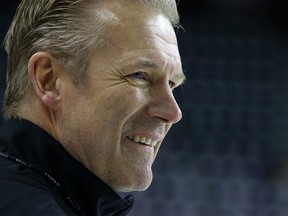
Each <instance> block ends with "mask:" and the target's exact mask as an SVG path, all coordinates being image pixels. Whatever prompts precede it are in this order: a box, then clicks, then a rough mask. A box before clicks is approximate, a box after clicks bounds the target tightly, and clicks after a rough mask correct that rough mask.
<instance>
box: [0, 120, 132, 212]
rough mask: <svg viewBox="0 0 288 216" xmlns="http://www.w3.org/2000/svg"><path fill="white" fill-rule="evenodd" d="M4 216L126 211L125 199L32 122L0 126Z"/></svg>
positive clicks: (0, 206)
mask: <svg viewBox="0 0 288 216" xmlns="http://www.w3.org/2000/svg"><path fill="white" fill-rule="evenodd" d="M0 137H1V140H0V215H126V214H127V213H128V212H129V211H130V209H131V208H132V205H133V197H132V196H131V195H128V196H127V197H126V198H125V199H122V198H121V197H120V196H119V195H118V194H117V193H115V192H114V191H113V190H112V189H111V188H110V187H108V186H107V185H106V184H105V183H104V182H102V181H101V180H100V179H99V178H97V177H96V176H95V175H93V174H92V173H91V172H90V171H89V170H88V169H86V168H85V167H84V166H83V165H82V164H80V163H79V162H78V161H76V160H75V159H74V158H73V157H71V156H70V155H69V154H68V153H67V152H66V151H65V150H64V149H63V148H62V146H61V145H60V144H59V143H58V142H57V141H56V140H55V139H53V138H52V137H51V136H50V135H49V134H48V133H46V132H45V131H44V130H42V129H41V128H39V127H38V126H36V125H34V124H32V123H31V122H28V121H23V120H22V121H21V122H20V121H14V122H6V123H4V124H1V126H0Z"/></svg>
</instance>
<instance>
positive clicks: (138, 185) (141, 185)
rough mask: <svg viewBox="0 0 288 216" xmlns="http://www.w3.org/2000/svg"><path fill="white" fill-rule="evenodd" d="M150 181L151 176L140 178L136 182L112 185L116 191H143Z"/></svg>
mask: <svg viewBox="0 0 288 216" xmlns="http://www.w3.org/2000/svg"><path fill="white" fill-rule="evenodd" d="M151 182H152V176H151V178H145V179H141V180H139V181H136V182H130V184H127V183H128V182H126V184H124V185H117V186H115V187H112V188H113V189H114V190H115V191H117V192H133V191H145V190H146V189H147V188H148V187H149V186H150V184H151Z"/></svg>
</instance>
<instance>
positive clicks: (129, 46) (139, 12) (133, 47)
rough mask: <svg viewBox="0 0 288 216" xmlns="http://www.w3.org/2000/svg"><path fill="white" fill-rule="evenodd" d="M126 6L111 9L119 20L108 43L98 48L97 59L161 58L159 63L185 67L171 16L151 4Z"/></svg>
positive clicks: (130, 59)
mask: <svg viewBox="0 0 288 216" xmlns="http://www.w3.org/2000/svg"><path fill="white" fill-rule="evenodd" d="M119 2H123V1H119ZM118 6H119V5H118ZM126 6H127V5H126ZM126 6H125V7H121V6H119V7H116V6H115V5H113V7H112V6H111V7H112V8H111V7H110V8H109V10H110V11H111V12H113V13H114V17H115V19H114V21H116V22H113V23H111V28H110V30H111V31H110V40H109V43H108V46H106V47H104V48H103V49H102V50H98V51H97V50H96V53H98V55H97V57H96V56H94V57H95V58H94V59H98V60H99V63H100V62H102V63H104V62H106V63H107V62H108V64H109V63H111V64H113V63H115V62H120V61H122V62H123V63H127V62H129V61H132V60H133V59H135V58H145V59H148V60H149V59H150V60H153V61H154V62H155V61H158V63H157V65H161V64H163V65H164V63H165V64H166V65H167V62H168V64H169V65H172V66H174V67H178V69H179V67H181V69H182V66H181V60H180V55H179V50H178V45H177V39H176V35H175V32H174V29H173V27H172V25H171V23H170V21H169V20H168V18H166V17H165V16H164V15H163V14H162V13H161V12H160V11H158V10H154V9H153V8H147V6H143V5H139V4H135V3H133V4H132V3H131V4H129V5H128V6H127V7H126ZM100 54H101V55H100ZM109 61H110V62H109ZM146 62H147V61H146ZM130 63H131V62H130ZM178 69H177V70H178ZM181 69H180V70H181Z"/></svg>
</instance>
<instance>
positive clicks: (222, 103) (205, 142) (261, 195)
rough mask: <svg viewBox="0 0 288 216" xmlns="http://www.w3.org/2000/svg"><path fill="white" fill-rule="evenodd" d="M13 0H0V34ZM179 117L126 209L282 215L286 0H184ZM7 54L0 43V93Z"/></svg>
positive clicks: (287, 123) (205, 215)
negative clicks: (148, 181) (149, 176)
mask: <svg viewBox="0 0 288 216" xmlns="http://www.w3.org/2000/svg"><path fill="white" fill-rule="evenodd" d="M18 2H19V1H16V0H15V1H0V41H1V43H2V41H3V38H4V35H5V32H6V31H7V29H8V26H9V24H10V22H11V19H12V16H13V14H14V11H15V8H16V5H17V4H18ZM179 12H180V15H181V23H182V26H183V28H184V29H185V31H182V30H179V31H178V39H179V48H180V52H181V55H182V60H183V68H184V71H185V73H186V76H187V82H186V84H185V85H184V86H183V89H179V90H177V91H176V92H175V95H176V98H177V100H178V102H179V105H180V106H181V107H182V111H183V120H182V121H181V122H180V123H178V124H177V125H175V126H174V128H172V129H171V132H170V134H169V135H168V137H167V138H166V140H165V142H164V144H163V146H162V148H161V150H160V152H159V155H158V158H157V159H156V162H155V164H154V181H153V183H152V185H151V186H150V188H149V189H148V190H147V191H145V192H136V193H133V194H134V195H135V199H136V202H135V208H134V209H133V210H132V211H131V213H130V214H129V215H131V216H132V215H133V216H134V215H135V216H141V215H143V216H149V215H155V216H156V215H157V216H160V215H163V216H164V215H171V216H176V215H177V216H182V215H183V216H184V215H187V216H190V215H191V216H276V215H277V216H285V215H288V211H287V209H288V207H287V204H288V199H287V197H288V186H287V181H288V157H287V156H288V154H287V153H288V151H287V150H288V149H287V147H288V140H287V138H288V136H287V131H288V115H287V114H288V109H287V108H288V106H287V105H288V104H287V102H288V98H287V97H288V86H287V83H288V70H287V69H288V64H287V59H288V58H287V57H288V56H287V54H288V49H287V48H288V41H287V38H288V23H287V22H288V2H287V1H249V0H246V1H236V0H230V1H217V0H214V1H200V0H199V1H185V0H182V1H181V2H180V4H179ZM5 70H6V54H5V52H4V50H3V48H2V49H1V51H0V72H1V75H0V94H1V96H2V95H3V92H4V88H5Z"/></svg>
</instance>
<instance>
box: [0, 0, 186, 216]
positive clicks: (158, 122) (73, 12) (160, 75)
mask: <svg viewBox="0 0 288 216" xmlns="http://www.w3.org/2000/svg"><path fill="white" fill-rule="evenodd" d="M177 25H178V13H177V9H176V3H175V1H174V0H39V1H34V0H33V1H32V0H22V2H21V4H20V6H19V8H18V10H17V12H16V15H15V17H14V20H13V23H12V24H11V27H10V29H9V31H8V33H7V36H6V39H5V48H6V51H7V53H8V59H9V60H8V74H7V90H6V93H5V100H4V114H5V117H6V119H7V121H6V123H5V124H4V125H3V126H2V131H7V132H8V131H9V133H6V134H5V136H3V141H2V142H1V144H0V152H1V153H0V156H1V157H0V166H1V170H0V191H1V194H0V199H1V202H0V213H1V214H10V215H17V214H18V215H19V214H22V215H23V214H29V215H32V214H33V215H39V214H42V215H43V214H45V215H71V214H73V215H75V214H77V215H125V214H126V213H128V211H129V210H130V209H131V207H132V203H133V198H132V197H131V196H127V197H126V198H125V199H121V198H120V197H119V196H118V194H117V192H129V191H142V190H145V189H147V187H148V186H149V185H150V183H151V181H152V176H153V175H152V170H151V167H152V164H153V161H154V159H155V157H156V155H157V152H158V150H159V148H160V146H161V143H162V141H163V139H164V137H165V135H166V134H167V132H168V131H169V129H170V127H171V126H172V125H173V124H174V123H176V122H178V121H179V120H180V119H181V117H182V116H181V111H180V109H179V107H178V105H177V103H176V101H175V99H174V96H173V92H172V90H173V89H174V88H176V87H178V86H179V85H181V83H182V82H183V81H184V79H185V77H184V74H183V72H182V66H181V59H180V55H179V51H178V46H177V40H176V36H175V32H174V29H173V27H175V26H177ZM15 206H17V208H15Z"/></svg>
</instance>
